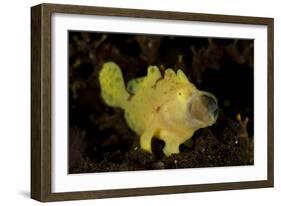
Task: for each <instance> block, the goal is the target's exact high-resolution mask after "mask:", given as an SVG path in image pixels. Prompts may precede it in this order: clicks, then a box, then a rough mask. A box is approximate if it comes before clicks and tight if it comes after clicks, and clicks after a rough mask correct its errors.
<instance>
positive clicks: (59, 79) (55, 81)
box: [31, 4, 274, 202]
mask: <svg viewBox="0 0 281 206" xmlns="http://www.w3.org/2000/svg"><path fill="white" fill-rule="evenodd" d="M31 40H32V41H31V74H32V78H31V79H32V82H31V85H32V86H31V93H32V95H31V96H32V97H31V98H32V99H31V103H32V105H31V110H32V113H31V116H32V118H31V119H32V122H31V124H32V128H31V197H32V198H34V199H36V200H39V201H42V202H46V201H61V200H78V199H91V198H107V197H122V196H137V195H158V194H171V193H187V192H203V191H217V190H232V189H250V188H265V187H273V179H274V175H273V172H274V169H273V154H274V151H273V148H274V144H273V19H271V18H262V17H245V16H228V15H214V14H198V13H181V12H170V11H151V10H135V9H120V8H102V7H89V6H74V5H56V4H41V5H37V6H34V7H32V8H31Z"/></svg>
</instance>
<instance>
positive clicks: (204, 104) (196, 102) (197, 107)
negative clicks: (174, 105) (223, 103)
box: [187, 91, 218, 127]
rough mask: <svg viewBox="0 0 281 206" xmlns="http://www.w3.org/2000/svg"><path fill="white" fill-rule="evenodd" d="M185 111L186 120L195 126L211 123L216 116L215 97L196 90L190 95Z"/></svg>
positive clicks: (204, 125)
mask: <svg viewBox="0 0 281 206" xmlns="http://www.w3.org/2000/svg"><path fill="white" fill-rule="evenodd" d="M187 113H188V114H187V117H188V120H189V121H191V122H192V123H193V126H195V127H197V126H200V127H207V126H210V125H212V124H213V123H215V122H216V120H217V117H218V102H217V99H216V97H215V96H214V95H212V94H211V93H208V92H202V91H198V92H196V93H195V94H193V95H192V96H191V99H190V101H189V103H188V109H187Z"/></svg>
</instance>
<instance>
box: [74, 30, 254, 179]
mask: <svg viewBox="0 0 281 206" xmlns="http://www.w3.org/2000/svg"><path fill="white" fill-rule="evenodd" d="M106 61H114V62H116V63H117V64H118V65H119V66H120V67H121V68H122V71H123V74H124V79H125V81H126V82H128V80H130V79H132V78H136V77H140V76H144V75H146V72H147V67H148V66H149V65H157V66H158V67H159V68H160V70H161V72H164V70H165V69H166V68H168V67H169V68H175V69H182V70H183V71H184V72H185V73H186V74H187V76H188V77H189V79H190V80H191V82H193V83H194V84H195V85H196V86H197V88H199V89H201V90H206V91H209V92H211V93H213V94H214V95H215V96H216V97H217V99H218V102H219V107H220V111H219V117H218V120H217V122H216V123H215V124H214V125H213V126H211V127H209V128H205V129H200V130H198V131H197V132H196V133H195V134H194V136H193V137H192V139H191V140H189V141H187V142H185V143H184V144H182V145H181V146H180V151H181V152H180V153H179V154H175V155H172V156H170V157H166V156H165V155H164V154H163V152H162V148H163V147H164V142H162V141H161V140H158V139H157V138H154V139H153V141H152V148H153V154H150V153H147V152H144V151H142V150H141V149H140V147H139V137H138V136H137V135H136V134H135V133H134V132H133V131H131V130H130V129H129V127H128V126H127V124H126V122H125V120H124V117H123V111H122V110H121V109H118V108H111V107H108V106H107V105H105V104H104V102H103V100H102V99H101V96H100V86H99V83H98V74H99V71H100V69H101V66H102V64H103V63H104V62H106ZM253 89H254V88H253V41H252V40H235V39H208V38H193V37H169V36H147V35H130V34H103V33H88V32H74V31H72V32H70V33H69V172H70V173H85V172H107V171H129V170H150V169H172V168H198V167H216V166H237V165H252V164H253V161H254V160H253V117H254V116H253V115H254V114H253V109H254V106H253V105H254V104H253V101H254V100H253V93H254V90H253ZM144 112H145V111H144ZM238 114H240V116H241V118H240V119H239V118H237V116H239V115H238Z"/></svg>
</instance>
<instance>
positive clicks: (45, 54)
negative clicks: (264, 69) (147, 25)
mask: <svg viewBox="0 0 281 206" xmlns="http://www.w3.org/2000/svg"><path fill="white" fill-rule="evenodd" d="M52 13H72V14H82V15H91V14H93V13H94V14H95V15H107V16H126V17H128V16H129V17H136V18H159V19H174V20H190V21H206V22H222V23H223V22H226V23H241V24H256V25H266V26H268V178H267V180H262V181H249V182H233V183H216V184H201V185H184V186H167V187H151V188H135V189H117V190H99V191H81V192H66V193H52V192H51V15H52ZM144 15H145V16H144ZM273 30H274V20H273V18H263V17H245V16H230V15H217V14H200V13H184V12H169V11H168V12H167V11H155V10H153V11H152V10H138V9H121V8H109V7H92V6H76V5H63V4H40V5H37V6H34V7H32V8H31V198H33V199H36V200H38V201H41V202H49V201H63V200H81V199H94V198H109V197H125V196H140V195H160V194H171V193H187V192H207V191H221V190H235V189H251V188H266V187H273V186H274V160H273V156H274V137H273V135H274V134H273V129H274V128H273V127H274V126H273V119H274V117H273V115H274V114H273V110H274V105H273V104H274V102H273V100H274V99H273V98H274V97H273V94H274V93H273V90H274V88H273V87H274V85H273V84H274V83H273V77H274V74H273V52H274V49H273V46H274V45H273V44H274V40H273V38H274V32H273Z"/></svg>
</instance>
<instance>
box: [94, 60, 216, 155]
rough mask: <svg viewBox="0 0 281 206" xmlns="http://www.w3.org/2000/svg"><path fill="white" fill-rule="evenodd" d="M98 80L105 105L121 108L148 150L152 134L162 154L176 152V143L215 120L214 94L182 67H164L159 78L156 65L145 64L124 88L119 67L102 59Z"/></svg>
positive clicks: (143, 147) (141, 142) (142, 145)
mask: <svg viewBox="0 0 281 206" xmlns="http://www.w3.org/2000/svg"><path fill="white" fill-rule="evenodd" d="M99 82H100V87H101V96H102V99H103V100H104V102H105V103H106V105H108V106H110V107H119V108H122V109H123V110H124V116H125V119H126V122H127V124H128V126H129V127H130V128H131V129H132V130H133V131H134V132H136V133H137V134H138V135H139V136H140V146H141V148H142V149H143V150H146V151H148V152H152V151H151V140H152V138H153V137H155V138H159V139H161V140H163V141H164V142H165V147H164V148H163V152H164V154H165V155H166V156H170V155H171V154H177V153H179V145H180V144H182V143H183V142H185V141H186V140H188V139H190V138H191V137H192V135H193V133H194V132H195V131H196V130H198V129H200V128H205V127H208V126H211V125H212V124H214V123H215V122H216V119H217V115H218V103H217V99H216V97H215V96H214V95H212V94H211V93H208V92H205V91H200V90H198V89H197V88H196V87H195V86H194V85H193V84H192V83H191V82H190V81H189V80H188V78H187V77H186V75H185V74H184V72H183V71H182V70H177V72H176V73H175V72H174V71H173V70H172V69H166V70H165V74H164V77H163V76H162V75H161V73H160V71H159V69H158V67H157V66H149V67H148V69H147V75H146V76H144V77H139V78H136V79H132V80H130V81H129V82H128V84H127V87H125V83H124V80H123V75H122V71H121V69H120V67H119V66H118V65H117V64H115V63H114V62H106V63H104V64H103V67H102V69H101V71H100V73H99Z"/></svg>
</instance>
